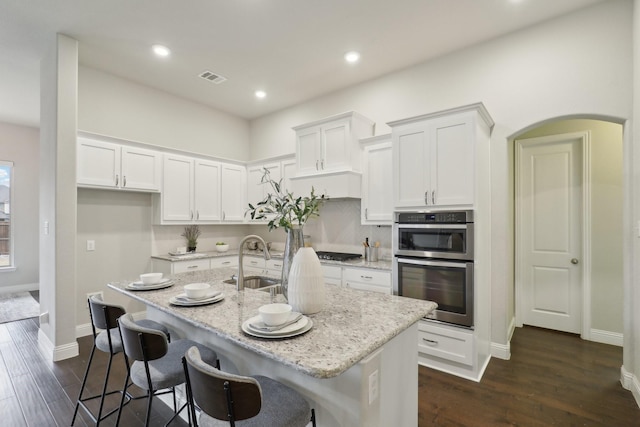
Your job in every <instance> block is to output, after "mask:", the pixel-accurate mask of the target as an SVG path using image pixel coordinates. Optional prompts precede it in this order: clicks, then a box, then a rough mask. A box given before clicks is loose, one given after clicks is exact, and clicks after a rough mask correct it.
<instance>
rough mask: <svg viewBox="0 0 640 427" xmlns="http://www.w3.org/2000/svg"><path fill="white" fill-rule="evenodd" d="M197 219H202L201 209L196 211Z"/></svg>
mask: <svg viewBox="0 0 640 427" xmlns="http://www.w3.org/2000/svg"><path fill="white" fill-rule="evenodd" d="M196 219H200V211H196Z"/></svg>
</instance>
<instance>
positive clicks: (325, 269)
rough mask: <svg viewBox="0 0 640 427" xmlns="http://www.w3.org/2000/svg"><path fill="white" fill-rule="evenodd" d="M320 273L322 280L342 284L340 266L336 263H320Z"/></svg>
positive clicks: (332, 283)
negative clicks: (322, 276)
mask: <svg viewBox="0 0 640 427" xmlns="http://www.w3.org/2000/svg"><path fill="white" fill-rule="evenodd" d="M322 274H323V275H324V282H325V283H327V284H329V285H336V286H341V285H342V267H340V266H337V265H326V264H322Z"/></svg>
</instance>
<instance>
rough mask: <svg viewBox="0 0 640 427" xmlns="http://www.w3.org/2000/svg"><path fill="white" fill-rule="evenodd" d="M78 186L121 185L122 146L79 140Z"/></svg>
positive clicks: (85, 139)
mask: <svg viewBox="0 0 640 427" xmlns="http://www.w3.org/2000/svg"><path fill="white" fill-rule="evenodd" d="M77 164H78V166H77V182H78V184H85V185H96V186H101V187H118V186H119V185H120V176H119V175H120V146H119V145H116V144H111V143H108V142H102V141H96V140H93V139H88V138H78V161H77Z"/></svg>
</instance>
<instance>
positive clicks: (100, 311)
mask: <svg viewBox="0 0 640 427" xmlns="http://www.w3.org/2000/svg"><path fill="white" fill-rule="evenodd" d="M89 311H90V314H91V323H92V324H93V326H95V327H96V328H98V329H113V328H117V327H118V318H119V317H120V316H122V315H123V314H125V310H124V308H122V307H121V306H119V305H115V304H107V303H106V302H104V301H103V300H102V298H101V297H100V295H91V296H90V297H89Z"/></svg>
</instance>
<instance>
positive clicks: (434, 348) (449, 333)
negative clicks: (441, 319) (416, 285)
mask: <svg viewBox="0 0 640 427" xmlns="http://www.w3.org/2000/svg"><path fill="white" fill-rule="evenodd" d="M418 360H419V362H420V364H423V365H425V366H429V367H433V368H435V369H439V370H443V371H445V372H450V373H453V374H454V375H460V376H464V374H465V373H466V368H462V369H457V368H461V366H460V365H463V366H466V367H469V368H471V367H473V366H474V364H475V360H476V355H475V349H474V337H473V331H472V330H465V329H461V328H456V327H453V326H448V325H444V324H437V323H433V322H429V321H428V320H421V321H419V323H418ZM448 362H454V363H453V364H451V363H448Z"/></svg>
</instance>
